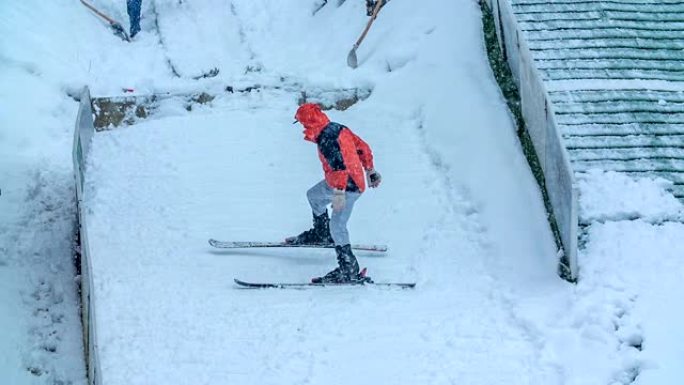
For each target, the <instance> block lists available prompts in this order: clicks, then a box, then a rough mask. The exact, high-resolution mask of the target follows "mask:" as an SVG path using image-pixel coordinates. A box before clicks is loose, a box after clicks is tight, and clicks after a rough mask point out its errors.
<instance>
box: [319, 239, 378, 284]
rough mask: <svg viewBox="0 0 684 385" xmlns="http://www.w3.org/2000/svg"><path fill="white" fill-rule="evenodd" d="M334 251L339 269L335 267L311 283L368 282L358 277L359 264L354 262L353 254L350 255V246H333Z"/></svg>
mask: <svg viewBox="0 0 684 385" xmlns="http://www.w3.org/2000/svg"><path fill="white" fill-rule="evenodd" d="M335 251H336V252H337V264H338V265H339V267H336V268H335V269H333V270H332V271H331V272H329V273H328V274H326V275H324V276H322V277H316V278H314V279H312V280H311V282H313V283H345V282H352V281H356V280H363V281H370V280H369V279H368V280H367V279H366V278H365V277H361V276H360V275H359V262H358V261H357V260H356V257H355V256H354V253H352V249H351V245H344V246H335Z"/></svg>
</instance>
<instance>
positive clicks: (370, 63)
mask: <svg viewBox="0 0 684 385" xmlns="http://www.w3.org/2000/svg"><path fill="white" fill-rule="evenodd" d="M95 3H96V5H98V6H99V7H101V8H102V9H103V10H105V11H106V12H107V13H109V14H110V15H112V16H113V17H115V18H117V19H119V20H121V21H125V5H124V2H120V1H116V2H114V1H105V0H101V1H97V2H95ZM320 3H321V2H320V1H313V0H310V1H301V0H300V1H297V2H294V1H277V2H273V1H266V0H234V1H231V2H226V1H212V0H206V1H203V2H187V1H185V2H178V1H170V0H167V1H159V0H158V1H154V2H152V1H144V2H143V22H142V26H143V31H142V32H141V33H140V34H139V35H138V36H137V37H136V40H135V41H134V42H133V43H131V44H128V43H125V42H123V41H121V40H119V39H117V38H116V37H115V36H113V35H112V34H111V33H110V32H109V31H108V30H107V29H106V28H105V27H104V25H103V24H102V22H101V21H100V20H99V19H97V18H96V17H95V16H93V15H92V14H91V13H89V12H88V11H87V10H86V9H85V8H84V7H83V6H82V5H80V4H79V2H76V1H67V0H55V1H52V2H38V1H25V2H21V3H16V4H15V3H12V4H9V3H7V4H5V3H3V4H2V6H1V7H2V9H0V12H2V14H3V15H8V19H7V20H8V22H7V23H5V24H1V25H0V36H2V38H0V39H1V40H0V46H2V51H1V52H2V53H0V69H1V70H0V77H1V80H2V81H1V84H2V85H3V86H2V87H0V105H2V106H3V113H2V114H0V158H1V159H2V161H1V162H0V171H1V172H2V175H3V180H2V186H0V187H1V188H2V196H0V210H1V212H2V217H1V218H0V242H1V243H0V252H1V253H0V327H2V330H3V331H4V333H2V334H1V335H0V347H2V348H1V350H0V373H3V374H2V377H1V379H2V380H3V381H2V383H11V384H18V385H23V384H33V383H41V384H42V383H46V384H53V383H59V381H61V382H62V383H72V384H81V383H84V382H85V379H84V369H83V366H82V363H83V362H82V361H83V356H82V353H81V350H80V349H81V344H82V341H81V338H80V321H79V314H78V309H77V308H76V306H77V305H76V303H77V302H76V298H77V297H76V295H77V294H76V291H75V279H74V278H73V277H74V274H75V272H74V271H73V267H72V264H71V260H70V258H71V251H70V247H71V242H72V239H71V236H72V232H71V230H72V227H73V218H75V207H74V202H73V187H72V186H73V176H72V170H71V147H70V146H71V134H72V129H73V123H74V118H75V114H76V108H77V103H76V102H75V101H73V100H72V99H71V98H70V97H69V96H68V95H69V94H75V93H76V91H77V90H79V89H80V88H81V87H82V86H83V85H88V86H89V87H90V88H91V91H92V94H93V95H94V96H122V95H123V93H122V88H124V87H125V88H129V87H130V88H133V89H135V92H134V93H133V94H134V95H148V94H152V93H160V94H161V93H167V94H173V95H180V94H184V93H194V92H202V91H204V92H208V93H210V94H212V95H214V96H216V98H215V99H213V100H212V101H211V102H209V103H208V104H206V105H193V108H192V110H191V111H188V110H187V109H186V108H185V104H184V103H185V101H184V99H183V98H181V97H169V98H167V99H164V100H163V101H160V102H159V105H158V108H157V109H156V110H155V111H154V112H153V114H152V115H151V116H150V117H149V118H148V119H145V120H138V121H137V122H136V124H134V125H132V126H128V127H122V128H116V129H113V130H110V131H104V132H100V133H97V134H96V135H95V137H94V140H93V147H92V153H91V157H90V159H89V170H88V175H87V185H86V188H87V191H86V193H87V202H86V205H87V209H88V211H87V213H88V219H89V223H90V226H91V227H90V228H89V236H90V243H91V248H92V252H93V256H94V258H93V261H92V263H93V272H94V281H95V287H94V288H93V290H95V292H96V293H95V294H96V297H97V303H95V304H94V305H95V306H96V314H97V317H98V318H97V319H96V322H97V328H98V335H97V338H98V341H97V343H98V346H99V348H100V363H101V366H102V367H101V376H102V379H103V384H106V385H119V384H121V385H124V384H125V385H130V384H150V383H169V382H173V383H178V384H210V383H211V384H213V383H216V381H217V379H219V381H222V382H232V383H258V384H276V383H277V384H282V383H312V384H317V383H331V384H336V383H340V384H342V383H350V382H352V381H353V382H354V383H364V384H365V383H367V384H378V383H426V384H427V383H429V384H442V383H445V384H446V383H455V382H458V383H468V384H512V383H513V384H523V383H527V384H578V385H579V384H594V383H597V384H628V383H635V384H649V385H653V384H656V385H658V384H672V383H676V382H677V379H679V378H681V377H682V375H684V372H683V371H684V369H682V368H681V367H680V366H681V365H680V363H681V362H682V358H684V351H683V350H682V349H681V347H680V345H681V343H680V342H681V341H682V338H683V337H684V336H683V335H682V331H681V329H680V327H679V325H681V324H682V321H684V320H683V318H684V312H682V310H681V304H682V303H683V300H684V298H682V294H681V293H682V290H681V289H682V284H681V283H680V281H681V276H682V273H684V271H682V270H683V269H684V267H683V266H684V265H682V263H681V255H682V248H683V247H684V246H682V245H681V241H680V240H681V239H682V236H683V235H684V234H683V230H684V229H683V228H682V224H681V222H680V221H681V219H680V218H681V212H682V210H681V203H680V202H679V201H677V200H676V199H674V198H673V197H672V196H671V195H670V194H669V193H668V192H667V191H666V189H667V187H668V184H667V182H665V181H663V180H658V179H631V178H628V177H626V176H624V175H622V174H619V173H613V172H608V173H604V172H601V171H590V172H587V173H585V174H582V175H581V177H580V178H578V183H579V188H580V192H581V201H580V210H581V218H582V220H583V224H584V232H583V238H582V244H583V248H582V249H581V250H580V253H579V263H580V269H581V271H580V281H579V282H578V283H577V284H576V285H572V284H569V283H567V282H564V281H562V280H560V278H558V277H557V275H556V267H557V266H556V262H557V261H556V259H555V258H556V257H555V256H556V250H555V245H554V242H553V238H552V235H551V234H550V231H549V227H548V224H547V222H546V213H545V212H544V208H543V205H542V202H541V195H540V192H539V190H538V188H537V186H536V184H535V182H534V178H533V177H532V175H531V173H530V170H529V168H528V166H527V163H526V160H525V158H524V156H523V155H522V152H521V150H520V145H519V143H518V141H517V139H516V136H515V132H514V128H513V124H512V121H511V117H510V114H509V113H508V111H507V109H506V104H505V102H504V100H503V99H502V97H501V95H500V92H499V90H498V88H497V85H496V83H495V81H494V79H493V76H492V75H491V72H490V70H489V67H488V64H487V60H486V57H485V49H484V46H483V41H482V32H481V22H480V10H479V6H478V5H477V4H476V2H472V1H454V2H443V1H436V0H432V1H424V2H421V4H420V6H416V5H415V4H413V3H412V2H402V1H392V2H391V3H389V4H388V6H387V7H385V8H384V9H383V11H382V13H381V16H380V17H379V18H378V20H377V21H376V23H375V24H374V26H373V29H372V30H371V32H370V34H369V35H368V36H367V38H366V40H365V41H364V43H363V45H362V46H361V47H360V48H359V49H358V51H357V54H358V56H359V68H358V69H356V70H351V69H349V68H348V67H347V66H346V61H345V56H346V54H347V53H348V50H349V49H351V44H353V42H354V41H355V40H356V38H357V37H358V34H359V33H360V32H361V30H362V29H363V27H364V25H365V22H366V20H367V19H366V17H365V16H364V14H365V9H364V6H363V2H361V1H351V0H348V1H346V2H344V3H343V4H342V5H340V6H338V4H337V3H338V2H337V1H329V2H328V3H329V4H327V5H326V6H324V7H323V8H321V9H320V10H319V11H318V12H316V13H315V15H314V14H313V12H314V10H315V9H316V8H317V5H320ZM54 16H59V17H54ZM35 18H39V19H40V20H44V23H35V22H34V20H35ZM123 24H124V25H126V24H127V23H125V22H124V23H123ZM157 25H158V26H159V30H157V29H156V26H157ZM214 67H216V68H219V69H220V72H219V74H218V75H217V76H216V77H214V78H206V79H205V78H202V79H199V80H194V79H193V77H196V76H198V75H201V74H202V73H203V72H205V71H207V70H210V69H212V68H214ZM606 83H607V82H606ZM229 86H230V87H234V89H244V88H245V87H250V86H251V87H254V86H257V87H256V88H254V89H253V90H252V91H251V92H232V93H231V92H226V91H225V89H226V87H229ZM353 89H358V90H362V92H363V91H364V90H371V94H370V96H369V97H368V98H367V99H365V100H362V101H360V102H358V103H357V104H355V105H354V106H352V107H351V108H350V109H348V110H345V111H336V110H331V111H329V112H328V113H329V115H330V117H331V119H332V120H334V121H338V122H340V123H343V124H345V125H348V126H349V127H351V128H352V130H354V132H356V133H357V134H359V135H360V136H361V137H362V138H364V139H365V140H366V141H367V142H369V143H370V145H371V147H372V148H373V151H374V153H375V161H376V168H377V169H378V170H379V171H380V172H381V173H382V175H383V184H382V186H381V187H380V188H379V189H377V190H372V191H368V192H367V193H365V194H364V195H363V196H362V197H361V199H360V200H359V202H358V203H357V206H356V209H355V211H354V214H353V215H352V218H351V221H350V224H349V227H350V233H351V237H352V241H353V242H356V243H382V244H387V245H388V246H389V252H388V253H387V254H386V255H378V254H373V253H361V252H359V253H357V255H358V257H359V260H360V262H361V264H362V265H363V266H367V267H368V269H369V274H370V275H371V276H372V277H373V278H374V279H375V280H377V281H415V282H417V287H416V289H414V290H396V289H380V288H373V287H359V288H326V289H314V290H240V289H237V288H236V287H235V286H234V285H233V284H232V279H233V278H234V277H239V278H241V279H245V280H255V281H288V282H300V281H306V280H308V279H309V278H310V277H312V276H314V275H319V274H323V273H325V272H326V271H328V270H329V269H330V268H331V267H333V265H334V263H335V262H334V257H333V255H332V252H331V251H330V250H306V251H303V250H301V249H296V250H287V249H286V250H230V251H226V250H218V249H212V248H210V247H209V246H208V245H207V244H206V241H207V239H208V238H218V239H225V240H265V241H272V240H279V239H282V238H283V237H284V236H288V235H292V234H295V233H298V232H300V231H302V230H304V229H306V228H308V227H309V226H310V210H309V207H308V204H307V202H306V198H305V191H306V189H307V188H308V187H310V186H311V185H313V184H314V183H316V182H318V181H319V180H320V179H321V178H322V173H321V170H320V165H319V163H318V160H317V159H316V158H317V156H316V150H315V146H313V145H312V144H311V143H308V142H304V141H303V140H302V138H301V133H300V131H301V127H299V126H297V125H295V126H293V125H291V124H290V122H291V120H292V116H293V115H294V111H295V109H296V107H297V101H298V99H299V98H300V97H301V91H306V93H307V94H309V95H311V94H314V95H315V94H318V95H322V96H321V97H322V98H324V99H326V100H331V98H332V97H333V95H334V93H335V90H343V91H340V93H348V92H349V90H353ZM27 117H30V119H27ZM46 308H47V309H48V311H47V312H48V313H49V314H50V316H49V317H48V316H47V315H46V314H45V311H44V310H43V309H46ZM46 348H47V349H46ZM52 348H54V350H55V352H54V353H52V352H50V350H52ZM31 369H36V370H40V371H41V373H42V374H41V375H35V374H31V372H30V370H31ZM5 373H6V374H5Z"/></svg>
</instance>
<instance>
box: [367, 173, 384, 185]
mask: <svg viewBox="0 0 684 385" xmlns="http://www.w3.org/2000/svg"><path fill="white" fill-rule="evenodd" d="M367 175H368V185H369V186H370V187H372V188H376V187H378V186H380V182H382V175H380V173H379V172H377V171H375V169H370V170H368V173H367Z"/></svg>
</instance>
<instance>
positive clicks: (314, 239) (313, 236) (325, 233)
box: [285, 211, 333, 245]
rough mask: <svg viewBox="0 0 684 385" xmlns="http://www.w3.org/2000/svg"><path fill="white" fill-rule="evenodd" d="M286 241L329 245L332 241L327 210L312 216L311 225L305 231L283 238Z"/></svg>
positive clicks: (300, 243)
mask: <svg viewBox="0 0 684 385" xmlns="http://www.w3.org/2000/svg"><path fill="white" fill-rule="evenodd" d="M285 242H286V243H290V244H293V245H329V244H332V243H333V239H332V236H330V218H328V212H327V211H326V212H324V213H323V214H321V215H319V216H316V214H314V216H313V227H312V228H311V229H309V230H306V231H305V232H303V233H301V234H299V235H297V236H294V237H289V238H286V239H285Z"/></svg>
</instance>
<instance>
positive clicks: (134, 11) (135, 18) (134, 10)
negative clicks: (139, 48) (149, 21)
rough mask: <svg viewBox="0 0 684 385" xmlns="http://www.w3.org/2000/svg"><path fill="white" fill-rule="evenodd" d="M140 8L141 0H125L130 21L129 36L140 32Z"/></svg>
mask: <svg viewBox="0 0 684 385" xmlns="http://www.w3.org/2000/svg"><path fill="white" fill-rule="evenodd" d="M141 8H142V0H126V11H127V12H128V19H129V21H130V25H131V30H130V36H131V37H133V36H135V35H137V34H138V32H140V9H141Z"/></svg>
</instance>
